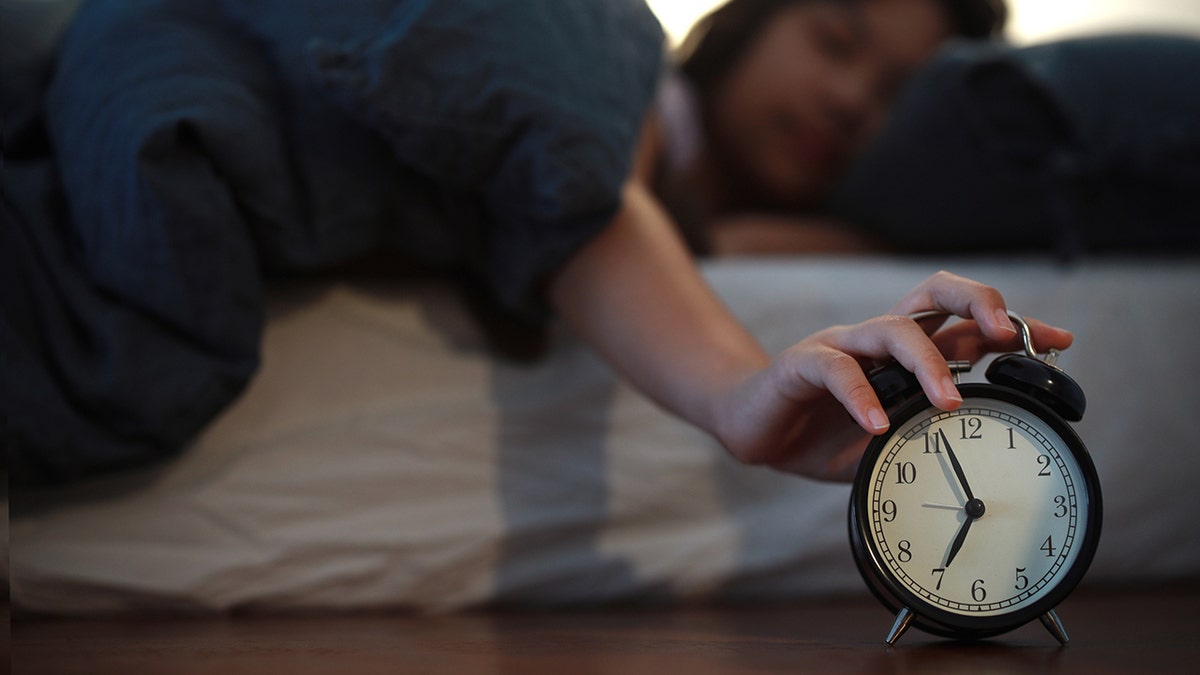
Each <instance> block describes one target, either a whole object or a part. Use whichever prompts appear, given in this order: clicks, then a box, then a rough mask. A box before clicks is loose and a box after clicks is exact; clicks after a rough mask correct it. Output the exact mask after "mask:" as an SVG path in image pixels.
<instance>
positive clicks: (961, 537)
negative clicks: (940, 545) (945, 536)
mask: <svg viewBox="0 0 1200 675" xmlns="http://www.w3.org/2000/svg"><path fill="white" fill-rule="evenodd" d="M973 522H975V519H974V518H972V517H971V516H967V519H966V520H964V521H963V524H962V527H959V528H958V534H956V535H955V536H954V541H953V542H952V543H951V544H950V552H949V553H947V554H946V564H945V565H943V567H949V566H950V563H952V562H954V556H956V555H958V551H959V549H961V548H962V545H963V542H964V541H966V540H967V530H969V529H971V523H973Z"/></svg>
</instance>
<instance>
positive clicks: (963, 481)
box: [938, 429, 975, 502]
mask: <svg viewBox="0 0 1200 675" xmlns="http://www.w3.org/2000/svg"><path fill="white" fill-rule="evenodd" d="M938 433H939V434H941V435H942V445H944V446H945V448H946V455H947V456H948V457H949V458H950V465H951V466H953V467H954V475H956V476H958V482H959V484H960V485H962V489H963V492H965V493H966V494H967V501H968V502H969V501H971V500H973V499H975V495H973V494H971V486H970V485H968V484H967V475H966V474H965V473H963V468H962V464H959V463H958V457H955V456H954V448H951V447H950V440H949V439H947V438H946V432H945V431H942V430H941V429H939V430H938Z"/></svg>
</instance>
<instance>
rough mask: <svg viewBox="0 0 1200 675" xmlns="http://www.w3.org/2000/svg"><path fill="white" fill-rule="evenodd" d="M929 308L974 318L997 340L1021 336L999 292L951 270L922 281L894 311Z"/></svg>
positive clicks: (982, 328) (909, 311) (981, 327)
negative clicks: (1018, 334)
mask: <svg viewBox="0 0 1200 675" xmlns="http://www.w3.org/2000/svg"><path fill="white" fill-rule="evenodd" d="M926 310H940V311H945V312H950V313H952V314H955V315H958V316H960V317H962V318H964V319H974V320H975V321H976V322H977V323H978V324H979V327H980V330H982V331H983V334H984V335H986V336H987V337H990V338H992V339H994V340H1006V339H1009V338H1011V337H1013V336H1015V335H1017V327H1016V326H1014V325H1013V322H1012V320H1011V319H1009V318H1008V308H1007V307H1006V306H1005V304H1004V297H1003V296H1002V295H1000V292H999V291H997V290H996V289H994V288H992V287H991V286H987V285H985V284H981V283H979V282H977V281H972V280H970V279H967V278H964V277H960V276H958V275H956V274H951V273H950V272H945V271H942V272H938V273H937V274H934V275H933V276H931V277H929V278H928V279H926V280H925V281H923V282H921V283H920V284H919V285H918V286H917V287H916V288H914V289H913V290H912V291H910V292H909V293H908V294H907V295H905V296H904V297H903V298H901V299H900V301H899V302H897V303H896V304H895V306H893V307H892V310H891V313H892V314H904V315H908V314H915V313H917V312H923V311H926Z"/></svg>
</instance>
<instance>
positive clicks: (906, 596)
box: [848, 382, 1103, 639]
mask: <svg viewBox="0 0 1200 675" xmlns="http://www.w3.org/2000/svg"><path fill="white" fill-rule="evenodd" d="M958 389H959V392H960V394H961V395H962V397H963V398H964V399H967V398H985V399H986V398H990V399H995V400H999V401H1004V402H1007V403H1010V404H1012V405H1016V406H1018V407H1020V408H1022V409H1024V410H1026V411H1028V412H1029V413H1031V414H1033V415H1035V416H1036V417H1038V418H1039V419H1041V420H1042V422H1044V423H1045V424H1046V425H1047V426H1049V427H1050V428H1051V429H1053V430H1054V431H1055V433H1057V434H1058V435H1059V437H1060V438H1062V439H1063V442H1064V444H1065V446H1066V451H1067V452H1070V453H1071V454H1072V456H1073V457H1074V458H1075V461H1076V462H1077V463H1078V464H1079V468H1080V472H1081V474H1082V477H1083V481H1084V484H1085V486H1086V489H1087V495H1088V499H1087V525H1086V527H1085V531H1084V533H1083V536H1082V537H1080V548H1079V552H1078V554H1077V555H1076V558H1075V561H1074V562H1073V563H1072V564H1071V565H1070V567H1069V568H1067V569H1066V571H1064V572H1063V573H1062V574H1061V576H1060V577H1059V579H1058V580H1057V581H1052V582H1051V583H1052V586H1051V588H1050V590H1049V591H1048V592H1047V593H1046V595H1045V596H1043V597H1042V598H1040V599H1038V600H1036V601H1035V602H1033V603H1032V604H1030V605H1027V606H1025V607H1021V608H1018V609H1015V610H1013V611H1011V612H1002V613H1000V614H992V615H989V616H971V615H965V614H958V613H955V612H951V611H948V610H945V609H943V608H941V607H938V606H937V605H934V604H932V603H930V602H929V601H927V600H925V599H923V598H921V597H920V596H918V595H916V594H914V593H913V592H912V591H910V590H908V588H907V587H905V586H904V585H903V584H902V583H901V582H900V581H899V579H897V578H896V577H895V576H894V575H893V574H892V572H891V570H890V569H888V567H887V566H886V565H885V564H883V562H882V559H881V557H880V554H879V552H878V551H877V550H875V547H874V545H873V544H872V543H871V541H870V537H869V536H866V533H867V532H868V530H869V528H870V523H869V522H868V515H869V509H868V508H867V503H866V498H867V494H868V493H869V485H870V475H871V469H872V467H873V466H874V464H875V462H876V460H877V459H878V458H879V455H880V454H881V452H882V450H883V449H884V447H886V445H887V444H888V442H889V441H890V440H891V439H892V438H893V436H894V435H895V432H896V430H898V429H899V428H900V427H901V426H903V424H904V423H905V422H907V421H908V420H910V419H912V418H913V417H915V416H917V415H918V414H920V413H921V412H923V411H925V410H928V409H929V408H933V407H935V406H933V404H932V403H931V402H930V401H929V398H928V397H926V396H925V395H924V394H918V395H916V396H914V397H913V398H911V399H909V400H907V401H905V402H904V403H903V404H901V405H900V406H899V407H898V408H897V409H896V410H895V412H893V413H892V414H891V415H890V416H889V417H890V419H891V422H892V426H891V428H890V429H889V431H887V432H886V433H884V434H883V435H881V436H875V437H872V438H871V440H870V442H869V443H868V444H867V447H866V449H865V450H864V451H863V456H862V458H861V459H860V461H859V467H858V471H857V472H856V474H855V477H854V482H853V484H852V488H851V493H850V508H849V514H848V515H849V518H848V520H849V529H850V544H851V551H852V553H853V554H854V561H855V563H856V566H857V567H858V571H859V573H860V574H861V575H862V577H863V580H864V581H865V582H866V584H867V587H868V588H869V589H870V590H871V592H872V593H873V594H874V595H875V597H876V598H877V599H878V600H879V601H880V602H881V603H882V604H883V605H884V606H885V607H887V608H888V609H890V610H891V611H892V612H899V611H900V609H901V608H905V607H907V608H908V609H909V611H911V612H912V613H913V614H914V618H913V625H915V626H916V627H918V628H921V629H922V630H924V631H926V632H929V633H933V634H935V635H940V636H943V637H957V638H968V639H970V638H983V637H989V636H992V635H998V634H1000V633H1005V632H1008V631H1010V630H1013V629H1015V628H1018V627H1020V626H1023V625H1025V624H1026V623H1029V622H1030V621H1032V620H1033V619H1036V618H1038V617H1039V616H1042V615H1043V614H1045V613H1046V612H1048V611H1049V610H1051V609H1053V608H1054V607H1056V606H1057V605H1058V604H1059V603H1061V602H1062V601H1063V600H1064V599H1065V598H1066V597H1067V596H1068V595H1070V593H1071V592H1072V591H1073V590H1075V587H1076V586H1077V585H1078V584H1079V582H1080V581H1081V580H1082V579H1083V577H1084V575H1085V574H1086V573H1087V570H1088V568H1089V567H1090V566H1091V563H1092V560H1093V559H1094V557H1095V553H1096V549H1097V548H1098V547H1099V543H1100V531H1101V529H1102V520H1103V501H1102V496H1101V492H1100V478H1099V474H1098V473H1097V471H1096V466H1095V463H1094V462H1093V461H1092V457H1091V454H1090V453H1089V452H1088V450H1087V446H1086V445H1084V443H1083V440H1082V439H1081V438H1080V437H1079V434H1078V433H1076V431H1075V430H1074V429H1073V428H1072V427H1071V426H1070V425H1069V424H1068V423H1067V422H1066V421H1065V420H1063V419H1062V417H1060V416H1059V415H1057V414H1055V413H1054V411H1053V410H1051V409H1050V408H1049V407H1048V406H1046V405H1045V404H1043V403H1041V402H1040V401H1038V400H1036V399H1034V398H1032V397H1030V396H1028V395H1027V394H1024V393H1022V392H1020V391H1017V390H1015V389H1012V388H1010V387H1006V386H1004V385H998V384H989V383H982V382H975V383H968V384H962V385H959V387H958Z"/></svg>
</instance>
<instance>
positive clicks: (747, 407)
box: [714, 272, 1072, 480]
mask: <svg viewBox="0 0 1200 675" xmlns="http://www.w3.org/2000/svg"><path fill="white" fill-rule="evenodd" d="M924 310H940V311H946V312H949V313H952V314H954V315H957V316H960V317H962V318H964V319H967V320H966V321H960V322H957V323H955V324H954V325H952V326H950V327H948V328H946V329H945V330H942V331H941V332H938V333H936V334H934V335H932V337H931V336H930V335H929V333H930V332H932V331H934V330H936V329H937V328H938V327H940V325H941V323H942V322H943V320H944V319H942V318H935V319H929V320H926V321H924V322H922V324H921V325H918V323H917V322H915V321H913V320H912V319H910V318H908V317H907V316H906V315H909V314H913V313H916V312H919V311H924ZM892 311H893V312H894V313H893V314H891V315H887V316H882V317H877V318H874V319H870V320H868V321H865V322H863V323H860V324H857V325H853V326H835V327H832V328H828V329H826V330H823V331H820V332H818V333H816V334H814V335H812V336H810V337H809V338H806V339H805V340H802V341H801V342H799V343H797V344H796V345H793V346H792V347H790V348H789V349H787V350H786V351H784V352H783V353H782V354H780V355H779V356H778V357H777V358H775V359H774V360H773V361H772V362H771V364H770V365H769V366H767V367H766V368H764V369H763V370H761V371H758V372H756V373H754V374H752V375H750V376H749V377H747V378H746V379H745V380H743V381H742V382H740V383H738V384H737V386H736V387H735V388H733V389H732V390H731V391H729V392H728V393H727V395H726V396H725V397H724V399H723V402H722V405H721V406H720V407H719V408H718V413H717V420H718V422H717V424H716V425H715V430H714V433H716V435H717V437H718V438H719V439H721V441H722V442H723V443H724V444H725V446H726V447H727V448H728V449H729V450H730V452H731V453H732V454H733V455H734V456H735V457H737V458H738V459H740V460H741V461H744V462H747V463H755V464H767V465H770V466H773V467H776V468H778V469H781V470H785V471H791V472H795V473H800V474H803V475H806V476H810V477H813V478H817V479H821V480H850V479H852V478H853V476H854V471H855V469H856V467H857V465H858V460H859V458H860V456H861V454H862V451H863V449H864V447H865V445H866V434H881V433H883V432H884V431H886V430H887V428H888V419H887V415H886V413H885V412H884V410H883V407H882V406H881V405H880V403H879V400H878V398H877V397H876V396H875V392H874V390H872V389H871V386H870V384H869V383H868V382H867V379H866V375H865V372H864V369H865V368H867V367H869V365H870V364H871V363H873V362H875V361H878V360H884V359H888V358H894V359H896V360H897V361H899V362H900V363H901V364H902V365H904V367H905V368H907V369H908V370H910V371H911V372H913V373H915V374H916V376H917V380H918V381H919V382H920V383H921V387H922V389H923V390H924V392H925V393H926V395H927V396H928V397H929V399H930V401H931V402H933V404H934V405H936V406H938V407H939V408H942V409H944V410H953V409H954V408H957V407H958V406H959V405H960V404H961V403H962V398H961V396H959V394H958V389H957V387H956V386H955V385H954V380H953V378H952V376H951V374H950V369H949V367H948V366H947V365H946V361H947V360H948V359H949V360H955V359H965V360H970V361H974V360H976V359H978V358H979V357H981V356H983V355H984V354H986V353H988V352H991V351H1012V350H1015V349H1019V348H1021V340H1020V337H1019V335H1018V333H1017V330H1016V328H1015V327H1014V326H1013V324H1012V321H1011V320H1010V319H1009V318H1008V315H1007V310H1006V308H1005V305H1004V299H1003V298H1002V297H1001V295H1000V293H999V292H998V291H996V290H995V289H993V288H990V287H988V286H985V285H983V284H980V283H977V282H974V281H970V280H968V279H964V278H962V277H959V276H956V275H953V274H949V273H947V272H939V273H938V274H935V275H933V276H932V277H930V278H929V279H927V280H925V281H924V282H922V283H921V284H920V285H918V286H917V287H916V288H915V289H913V290H912V291H911V292H910V293H908V294H907V295H906V296H904V298H903V299H901V300H900V302H898V303H897V304H896V305H895V306H894V307H893V308H892ZM1029 324H1030V328H1031V330H1032V332H1033V339H1034V343H1035V344H1036V345H1038V347H1039V348H1042V349H1047V348H1051V347H1053V348H1056V349H1065V348H1066V347H1068V346H1069V345H1070V344H1071V340H1072V336H1071V334H1070V333H1069V332H1067V331H1064V330H1061V329H1058V328H1052V327H1050V326H1047V325H1045V324H1042V323H1040V322H1036V321H1029ZM847 412H848V413H849V416H847V414H846V413H847ZM864 432H865V433H864Z"/></svg>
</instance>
